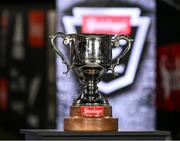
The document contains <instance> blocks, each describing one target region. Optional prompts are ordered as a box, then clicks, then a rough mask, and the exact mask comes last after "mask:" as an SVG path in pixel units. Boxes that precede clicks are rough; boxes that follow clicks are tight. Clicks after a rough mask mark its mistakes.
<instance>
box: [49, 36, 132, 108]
mask: <svg viewBox="0 0 180 141" xmlns="http://www.w3.org/2000/svg"><path fill="white" fill-rule="evenodd" d="M57 37H61V38H63V43H64V45H66V46H67V47H68V49H70V62H67V61H66V60H65V57H64V55H63V54H62V52H61V51H60V50H59V49H58V47H56V44H55V40H56V38H57ZM50 38H51V43H52V46H53V48H54V49H55V51H56V52H57V54H58V55H59V56H60V57H61V59H62V63H64V64H65V65H66V66H67V71H66V72H64V73H65V74H67V73H68V71H69V70H70V69H72V70H74V71H75V73H76V74H77V77H78V79H79V80H80V82H81V83H82V85H83V87H84V89H83V91H82V92H81V94H80V96H79V97H78V98H77V99H76V100H75V101H74V103H73V105H72V106H75V107H76V106H109V103H108V100H107V99H106V98H105V97H104V96H103V95H102V94H101V93H100V92H99V91H98V87H97V84H98V82H99V81H100V80H101V77H102V76H103V75H104V74H105V73H106V72H107V71H109V70H111V71H112V73H113V75H117V73H116V72H115V71H114V68H115V66H116V65H118V64H119V61H120V59H121V58H122V57H124V55H125V54H126V53H127V52H128V51H129V50H130V47H131V43H132V39H130V37H128V36H126V35H111V34H67V35H66V34H65V33H62V32H58V33H54V34H53V35H52V36H50ZM121 40H124V41H126V47H125V48H124V49H123V50H122V51H121V53H120V55H119V57H118V58H117V59H116V61H115V62H113V59H112V47H120V41H121Z"/></svg>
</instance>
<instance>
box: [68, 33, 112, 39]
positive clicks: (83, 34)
mask: <svg viewBox="0 0 180 141" xmlns="http://www.w3.org/2000/svg"><path fill="white" fill-rule="evenodd" d="M69 35H75V36H80V37H96V38H98V37H106V36H110V37H112V36H114V35H113V34H103V33H102V34H95V33H93V34H89V33H77V34H69Z"/></svg>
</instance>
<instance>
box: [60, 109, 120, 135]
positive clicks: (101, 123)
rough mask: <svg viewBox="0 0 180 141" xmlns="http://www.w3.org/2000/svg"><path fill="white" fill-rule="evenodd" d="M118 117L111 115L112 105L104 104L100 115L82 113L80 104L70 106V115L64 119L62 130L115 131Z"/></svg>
mask: <svg viewBox="0 0 180 141" xmlns="http://www.w3.org/2000/svg"><path fill="white" fill-rule="evenodd" d="M117 130H118V119H117V118H113V117H112V107H111V106H104V113H103V116H101V117H86V116H84V115H82V113H81V109H80V106H71V108H70V117H69V118H65V119H64V131H77V132H78V131H79V132H94V131H95V132H105V131H117Z"/></svg>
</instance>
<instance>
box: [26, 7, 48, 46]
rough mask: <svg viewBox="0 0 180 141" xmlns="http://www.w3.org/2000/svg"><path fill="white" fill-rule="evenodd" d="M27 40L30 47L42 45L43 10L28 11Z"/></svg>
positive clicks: (43, 30) (43, 29)
mask: <svg viewBox="0 0 180 141" xmlns="http://www.w3.org/2000/svg"><path fill="white" fill-rule="evenodd" d="M28 18H29V21H28V22H29V32H28V41H29V45H30V46H31V47H37V48H41V47H43V46H44V34H45V33H44V32H45V24H44V23H45V12H44V11H42V10H34V11H30V13H29V17H28Z"/></svg>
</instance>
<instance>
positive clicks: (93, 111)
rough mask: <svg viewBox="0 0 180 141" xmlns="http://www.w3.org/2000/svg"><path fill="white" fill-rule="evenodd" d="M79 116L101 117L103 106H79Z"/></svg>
mask: <svg viewBox="0 0 180 141" xmlns="http://www.w3.org/2000/svg"><path fill="white" fill-rule="evenodd" d="M80 110H81V115H82V116H84V117H102V116H103V115H104V106H81V107H80Z"/></svg>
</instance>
